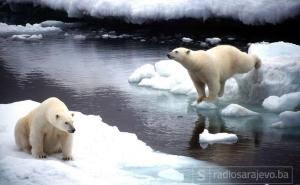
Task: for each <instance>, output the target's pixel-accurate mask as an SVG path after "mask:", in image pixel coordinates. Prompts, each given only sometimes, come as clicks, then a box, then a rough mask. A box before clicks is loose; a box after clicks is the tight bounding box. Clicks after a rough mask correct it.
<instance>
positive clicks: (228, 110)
mask: <svg viewBox="0 0 300 185" xmlns="http://www.w3.org/2000/svg"><path fill="white" fill-rule="evenodd" d="M221 115H222V116H232V117H240V116H257V115H259V113H257V112H254V111H251V110H249V109H247V108H245V107H243V106H241V105H238V104H230V105H228V106H227V107H225V108H224V109H223V110H222V111H221Z"/></svg>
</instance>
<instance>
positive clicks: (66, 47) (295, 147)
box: [0, 31, 300, 182]
mask: <svg viewBox="0 0 300 185" xmlns="http://www.w3.org/2000/svg"><path fill="white" fill-rule="evenodd" d="M78 32H79V31H78ZM237 39H238V38H237ZM239 45H244V46H245V47H246V43H239ZM177 46H178V44H173V45H172V44H159V43H149V42H140V41H139V40H132V39H116V40H114V39H108V40H105V39H97V38H88V39H86V40H74V39H73V36H72V34H70V35H69V36H64V35H63V34H59V35H54V36H53V35H52V36H46V37H45V38H44V39H42V40H40V41H36V42H27V41H15V40H11V39H8V38H1V37H0V84H1V88H0V103H11V102H15V101H21V100H25V99H31V100H35V101H42V100H44V99H46V98H48V97H50V96H56V97H59V98H60V99H61V100H63V101H64V102H65V103H66V104H67V106H68V107H69V108H70V109H71V110H76V111H81V112H83V113H85V114H99V115H101V117H102V118H103V120H104V122H106V123H108V124H110V125H116V126H117V127H118V128H119V129H120V130H121V131H126V132H132V133H135V134H136V135H137V136H138V138H139V139H141V140H143V141H144V142H146V143H147V144H148V145H149V146H151V147H152V148H153V149H155V150H158V151H161V152H165V153H170V154H176V155H184V156H191V157H193V158H196V159H199V160H204V161H209V162H213V163H216V164H218V165H226V166H243V165H246V166H256V165H257V166H278V165H280V166H293V167H294V182H295V181H296V182H297V179H299V177H298V176H299V174H300V172H299V170H300V130H299V129H274V128H271V127H270V124H271V123H273V122H275V121H277V120H278V117H277V115H275V114H272V113H267V112H264V111H263V109H262V108H261V107H260V105H251V108H252V109H254V110H257V111H260V112H262V113H263V114H262V116H260V117H251V118H235V119H232V118H226V119H225V118H223V117H221V116H220V115H219V111H218V110H211V111H198V112H197V111H196V110H194V109H193V108H192V107H191V106H189V105H190V103H191V101H190V100H189V99H188V98H187V97H186V96H180V95H173V94H170V93H168V92H165V91H158V90H151V89H148V88H142V87H137V86H135V85H132V84H129V83H128V81H127V79H128V76H129V75H130V74H131V73H132V72H133V71H134V70H135V69H136V68H137V67H140V66H141V65H143V64H145V63H155V62H157V61H158V60H161V59H166V57H165V55H166V53H167V52H168V51H169V50H170V49H172V48H174V47H177ZM246 106H248V107H249V106H250V105H246ZM205 122H206V124H207V122H208V123H209V131H210V132H212V133H218V132H229V133H235V134H237V136H238V138H239V140H238V142H237V143H235V144H231V145H229V144H214V145H209V146H208V147H207V148H205V149H203V148H202V147H201V146H200V145H199V143H198V135H199V133H201V132H202V131H203V129H204V127H205ZM299 182H300V181H299Z"/></svg>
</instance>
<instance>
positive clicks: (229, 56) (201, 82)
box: [167, 45, 261, 103]
mask: <svg viewBox="0 0 300 185" xmlns="http://www.w3.org/2000/svg"><path fill="white" fill-rule="evenodd" d="M167 56H168V58H170V59H173V60H175V61H177V62H179V63H180V64H182V65H183V66H184V67H185V68H186V69H187V70H188V72H189V75H190V77H191V79H192V81H193V83H194V85H195V87H196V90H197V92H198V99H197V101H198V103H199V102H201V101H214V100H215V99H216V98H217V97H218V96H219V97H220V96H222V95H223V93H224V86H225V82H226V80H227V79H228V78H230V77H232V76H233V75H234V74H236V73H247V72H248V71H250V70H252V69H253V68H255V69H258V68H259V67H260V66H261V61H260V59H259V58H258V57H257V56H255V55H250V54H247V53H245V52H242V51H240V50H239V49H237V48H235V47H233V46H229V45H220V46H216V47H214V48H211V49H209V50H207V51H203V50H198V51H193V50H190V49H187V48H182V47H181V48H176V49H174V50H173V51H171V52H170V53H168V55H167ZM205 85H207V87H208V89H209V96H208V97H207V96H206V94H205Z"/></svg>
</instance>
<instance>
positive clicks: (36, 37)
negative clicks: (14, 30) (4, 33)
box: [11, 34, 43, 41]
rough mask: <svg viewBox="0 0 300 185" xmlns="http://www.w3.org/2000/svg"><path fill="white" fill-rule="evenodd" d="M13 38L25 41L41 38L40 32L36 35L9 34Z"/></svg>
mask: <svg viewBox="0 0 300 185" xmlns="http://www.w3.org/2000/svg"><path fill="white" fill-rule="evenodd" d="M11 38H12V39H13V40H25V41H37V40H41V39H43V35H42V34H38V35H27V34H21V35H13V36H11Z"/></svg>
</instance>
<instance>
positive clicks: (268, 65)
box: [129, 42, 300, 103]
mask: <svg viewBox="0 0 300 185" xmlns="http://www.w3.org/2000/svg"><path fill="white" fill-rule="evenodd" d="M249 53H251V54H256V55H258V56H259V57H260V58H261V60H262V66H261V68H260V69H259V70H251V71H250V72H248V73H245V74H237V75H235V76H234V77H233V78H230V79H228V80H227V81H226V84H225V91H224V95H223V96H222V97H221V98H220V99H221V100H225V101H228V100H238V101H240V102H251V103H258V102H259V103H261V102H262V101H263V100H264V99H265V98H267V97H269V96H271V95H277V96H281V95H283V94H287V93H292V92H299V91H300V83H299V79H300V73H299V71H300V46H298V45H295V44H291V43H285V42H274V43H265V42H263V43H256V44H251V46H250V48H249ZM147 66H148V68H147V69H144V70H143V71H140V70H136V71H135V72H134V73H133V74H132V75H131V76H130V78H129V82H133V81H132V80H131V78H133V77H132V76H137V77H135V78H137V79H138V80H137V81H135V82H140V83H139V84H138V86H147V87H150V88H154V89H163V90H168V91H170V92H171V93H174V94H184V95H192V96H195V95H196V94H197V93H196V90H195V87H194V85H193V82H192V80H191V79H190V77H189V74H188V72H187V70H186V69H185V68H184V67H183V66H182V65H180V64H179V63H177V62H175V61H173V60H161V61H158V62H156V63H155V64H154V67H151V66H153V65H152V64H147ZM153 70H154V71H153Z"/></svg>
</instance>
